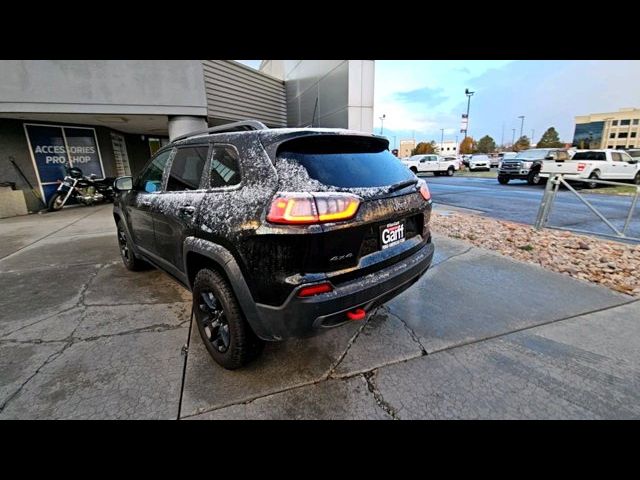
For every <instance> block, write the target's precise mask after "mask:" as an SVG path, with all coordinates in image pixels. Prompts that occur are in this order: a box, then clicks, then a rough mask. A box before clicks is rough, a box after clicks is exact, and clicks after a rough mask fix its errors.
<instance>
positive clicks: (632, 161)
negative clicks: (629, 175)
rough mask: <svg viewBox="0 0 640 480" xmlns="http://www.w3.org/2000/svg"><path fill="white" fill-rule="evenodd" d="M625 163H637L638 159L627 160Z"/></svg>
mask: <svg viewBox="0 0 640 480" xmlns="http://www.w3.org/2000/svg"><path fill="white" fill-rule="evenodd" d="M627 163H631V164H633V163H638V160H636V159H631V160H627Z"/></svg>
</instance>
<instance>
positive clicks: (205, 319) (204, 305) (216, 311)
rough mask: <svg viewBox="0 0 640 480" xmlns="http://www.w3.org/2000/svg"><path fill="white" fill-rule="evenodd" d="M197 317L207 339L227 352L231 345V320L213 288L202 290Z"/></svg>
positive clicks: (215, 347) (212, 344)
mask: <svg viewBox="0 0 640 480" xmlns="http://www.w3.org/2000/svg"><path fill="white" fill-rule="evenodd" d="M198 307H199V308H198V312H197V314H196V318H197V319H198V322H200V326H201V328H202V331H203V332H204V334H205V337H206V340H207V341H208V342H209V343H210V344H211V346H212V347H213V348H214V349H215V350H217V351H218V352H220V353H225V352H226V351H227V350H229V346H230V345H231V335H230V333H229V322H228V321H227V317H226V315H225V312H224V308H223V306H222V303H221V302H219V301H218V300H217V299H216V297H215V295H214V294H213V292H212V291H211V290H201V291H200V304H199V306H198Z"/></svg>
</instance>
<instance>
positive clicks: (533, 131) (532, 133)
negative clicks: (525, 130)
mask: <svg viewBox="0 0 640 480" xmlns="http://www.w3.org/2000/svg"><path fill="white" fill-rule="evenodd" d="M535 134H536V131H535V130H533V129H532V130H531V143H533V136H534V135H535Z"/></svg>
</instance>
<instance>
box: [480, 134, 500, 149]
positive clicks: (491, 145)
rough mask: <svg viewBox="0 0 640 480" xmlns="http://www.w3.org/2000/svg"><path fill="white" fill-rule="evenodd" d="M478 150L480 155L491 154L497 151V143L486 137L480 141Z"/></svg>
mask: <svg viewBox="0 0 640 480" xmlns="http://www.w3.org/2000/svg"><path fill="white" fill-rule="evenodd" d="M476 150H477V151H478V152H480V153H491V152H495V150H496V142H495V140H494V139H493V138H491V137H490V136H489V135H485V136H484V137H482V138H481V139H480V140H478V146H477V148H476Z"/></svg>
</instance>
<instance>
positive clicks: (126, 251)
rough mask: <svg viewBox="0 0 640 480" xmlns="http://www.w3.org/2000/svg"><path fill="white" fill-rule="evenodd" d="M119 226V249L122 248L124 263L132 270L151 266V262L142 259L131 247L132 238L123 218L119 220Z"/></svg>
mask: <svg viewBox="0 0 640 480" xmlns="http://www.w3.org/2000/svg"><path fill="white" fill-rule="evenodd" d="M117 228H118V249H119V250H120V258H122V263H124V266H125V267H127V270H131V271H132V272H138V271H140V270H146V269H148V268H149V264H148V263H147V262H145V261H144V260H141V259H140V258H138V257H137V256H136V254H135V253H133V250H132V249H131V245H132V243H133V242H131V238H129V235H128V234H127V231H126V230H125V228H124V224H123V223H122V220H118V223H117Z"/></svg>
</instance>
